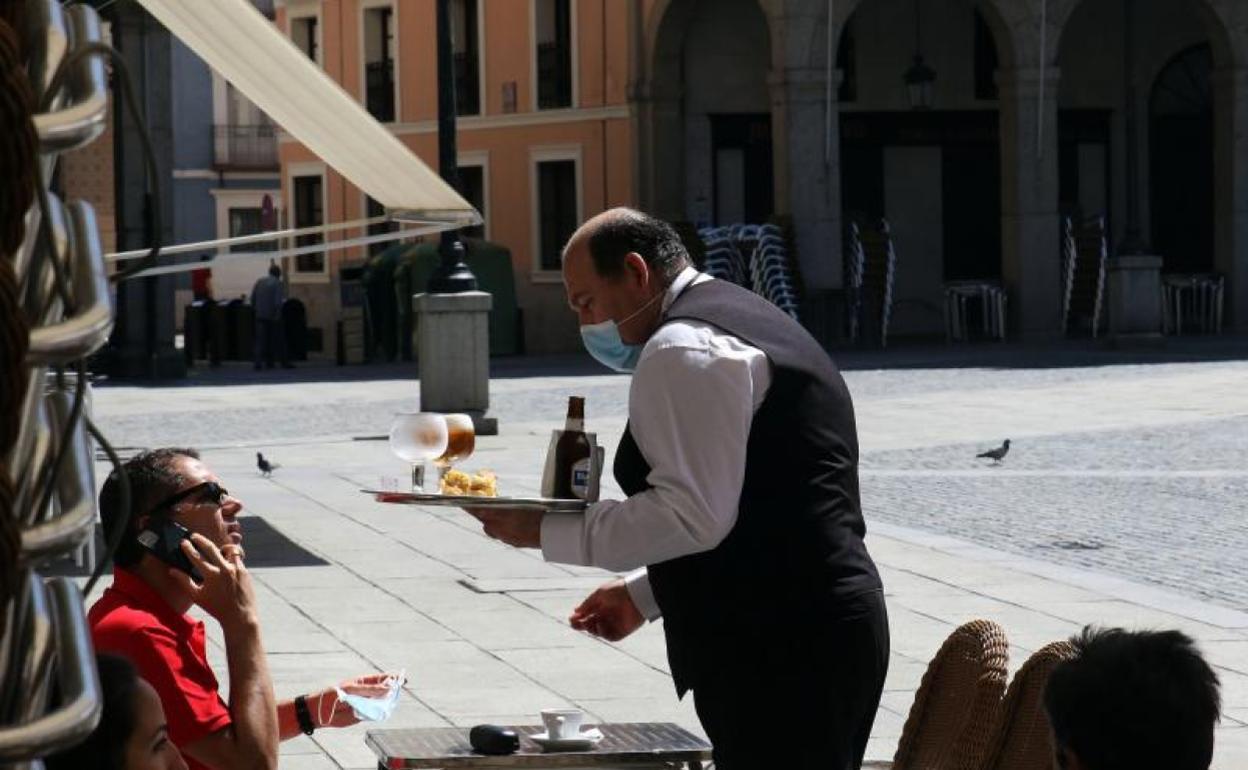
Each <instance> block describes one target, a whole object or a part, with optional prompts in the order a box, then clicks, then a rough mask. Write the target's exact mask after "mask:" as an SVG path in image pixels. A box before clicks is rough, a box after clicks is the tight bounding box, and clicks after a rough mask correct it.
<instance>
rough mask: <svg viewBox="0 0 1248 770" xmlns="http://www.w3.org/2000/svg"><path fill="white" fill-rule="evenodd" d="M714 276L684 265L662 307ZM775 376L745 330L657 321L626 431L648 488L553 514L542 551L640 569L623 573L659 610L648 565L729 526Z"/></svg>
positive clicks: (701, 547)
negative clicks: (753, 428) (754, 427)
mask: <svg viewBox="0 0 1248 770" xmlns="http://www.w3.org/2000/svg"><path fill="white" fill-rule="evenodd" d="M710 280H714V279H712V278H711V276H709V275H706V274H704V273H699V272H698V271H696V270H694V269H693V268H686V269H685V270H684V272H682V273H681V274H680V275H679V276H677V277H676V280H674V281H673V282H672V284H671V286H670V287H668V289H667V293H666V295H665V296H664V298H663V312H664V313H666V312H667V310H668V308H670V307H671V305H672V303H673V302H674V301H675V300H676V298H677V297H678V296H680V293H681V292H682V291H684V290H685V289H686V288H687V287H689V286H691V285H693V284H696V283H702V282H703V281H710ZM770 385H771V362H770V361H768V360H767V356H766V355H765V354H764V353H763V351H761V350H759V349H758V348H756V347H753V346H751V345H748V344H746V343H745V342H744V341H742V340H741V339H740V338H738V337H734V336H732V335H730V334H726V333H725V332H724V331H723V330H721V329H719V328H717V327H714V326H711V325H709V324H705V323H700V322H692V321H687V320H679V321H672V322H671V323H667V324H664V325H663V326H661V327H660V328H659V330H658V331H656V332H655V333H654V335H653V336H651V337H650V339H649V340H648V341H647V342H646V344H645V347H644V348H643V349H642V352H641V358H640V360H639V361H638V363H637V370H636V371H635V372H634V373H633V380H632V383H631V385H630V387H629V393H628V417H629V426H630V430H631V431H632V434H633V438H634V439H635V440H636V442H637V447H638V448H639V449H640V450H641V454H642V456H644V457H645V458H646V462H647V463H649V464H650V468H651V471H650V474H649V475H648V476H647V477H646V480H647V481H648V482H649V483H650V485H651V487H652V488H651V489H648V490H646V491H644V492H641V493H639V494H636V495H633V496H632V497H630V498H628V499H627V500H603V501H601V502H598V503H595V504H593V505H591V506H590V507H589V509H588V510H587V511H586V512H585V513H584V515H577V514H547V515H546V516H545V517H544V518H543V519H542V555H543V556H544V557H545V558H546V560H547V561H553V562H559V563H562V564H580V565H584V566H595V567H603V568H605V569H609V570H615V571H622V570H635V571H634V572H632V573H631V574H629V576H628V577H627V578H626V582H627V585H628V590H629V594H630V596H631V597H632V599H633V602H634V603H635V604H636V605H637V608H638V609H639V610H641V612H642V614H643V615H645V616H646V618H648V619H650V620H655V619H657V618H658V617H659V616H660V612H659V608H658V604H657V603H656V602H655V599H654V593H653V591H652V590H651V588H650V581H649V578H648V576H647V575H646V570H645V568H644V565H646V564H656V563H658V562H663V561H667V560H669V559H674V558H676V557H678V556H685V555H688V554H692V553H699V552H702V551H709V550H711V549H712V548H715V547H716V546H717V545H719V543H720V542H721V541H722V540H723V539H724V538H725V537H727V536H728V533H729V532H731V531H732V528H733V526H734V525H735V524H736V522H737V506H738V504H739V503H740V498H741V488H742V485H743V484H744V481H745V454H746V443H747V441H748V440H749V435H750V424H751V423H752V422H753V420H754V413H755V412H756V411H757V410H758V407H759V405H761V404H762V403H763V397H764V396H766V395H767V388H768V387H769V386H770ZM639 567H640V569H637V568H639Z"/></svg>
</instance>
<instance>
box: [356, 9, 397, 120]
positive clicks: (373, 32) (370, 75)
mask: <svg viewBox="0 0 1248 770" xmlns="http://www.w3.org/2000/svg"><path fill="white" fill-rule="evenodd" d="M394 85H395V84H394V9H393V8H391V7H390V6H381V7H378V8H366V9H364V103H365V106H366V107H367V108H368V111H369V113H371V114H372V116H373V117H374V118H377V120H380V121H381V122H382V123H391V122H393V121H394V101H395V100H394Z"/></svg>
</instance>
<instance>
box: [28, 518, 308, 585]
mask: <svg viewBox="0 0 1248 770" xmlns="http://www.w3.org/2000/svg"><path fill="white" fill-rule="evenodd" d="M239 521H240V522H242V525H243V547H244V548H245V549H246V551H247V566H248V567H250V568H252V569H254V568H256V567H320V566H323V565H325V564H328V563H329V562H327V561H325V560H324V559H322V558H321V557H319V556H317V555H316V554H314V553H312V552H311V551H308V550H306V549H305V548H303V547H302V546H300V545H298V544H297V543H295V542H294V541H293V540H291V539H289V538H288V537H286V536H285V535H283V534H282V533H281V532H278V531H277V530H276V529H274V528H273V527H272V525H270V524H269V523H268V522H267V521H265V520H264V519H262V518H260V517H259V516H252V515H243V516H241V517H240V518H239ZM104 547H105V546H104V536H103V530H102V529H101V528H100V526H99V525H98V524H97V525H96V528H95V553H96V558H103V555H104ZM110 571H111V568H110ZM39 573H40V574H41V575H43V576H45V577H52V576H63V577H87V576H89V575H90V574H91V571H90V570H89V569H87V568H86V567H82V566H79V565H77V564H75V563H74V562H73V560H71V559H62V560H60V561H56V562H53V563H51V564H48V565H45V566H44V567H41V568H40V569H39Z"/></svg>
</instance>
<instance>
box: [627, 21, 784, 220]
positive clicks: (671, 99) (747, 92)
mask: <svg viewBox="0 0 1248 770" xmlns="http://www.w3.org/2000/svg"><path fill="white" fill-rule="evenodd" d="M655 13H658V14H661V15H660V16H659V17H657V22H656V23H657V26H656V27H655V30H654V34H653V36H652V41H653V42H652V45H651V54H652V55H651V60H650V67H649V72H648V78H647V81H648V90H649V100H650V104H649V114H648V121H647V123H648V125H647V126H646V127H645V128H644V129H643V130H647V133H648V137H647V145H648V147H649V163H648V169H647V171H648V172H649V178H650V197H651V202H650V205H651V207H652V208H653V209H654V210H655V211H656V212H657V213H658V214H660V215H662V216H665V217H667V218H669V219H677V220H688V221H692V222H694V223H697V224H711V223H717V224H731V223H733V222H739V221H750V222H760V221H764V220H765V219H766V218H767V217H768V216H770V215H771V214H772V212H773V210H774V192H773V165H772V164H773V160H772V157H773V151H772V139H771V99H770V92H769V88H768V84H767V73H768V71H769V70H770V66H771V40H770V34H769V24H768V20H767V17H766V15H765V14H764V13H763V10H762V9H761V8H760V7H759V5H758V2H757V0H672V2H670V3H667V4H666V6H665V7H663V4H659V7H657V8H656V10H655Z"/></svg>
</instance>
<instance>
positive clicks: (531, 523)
mask: <svg viewBox="0 0 1248 770" xmlns="http://www.w3.org/2000/svg"><path fill="white" fill-rule="evenodd" d="M464 510H466V511H468V513H470V514H472V515H473V516H474V517H476V518H477V520H478V521H480V522H481V524H482V525H484V529H485V534H487V535H489V536H490V537H492V538H494V539H495V540H502V541H503V542H504V543H506V544H507V545H511V546H515V547H516V548H541V546H542V516H543V515H544V514H543V513H542V512H541V511H533V510H529V509H528V508H465V509H464Z"/></svg>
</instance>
